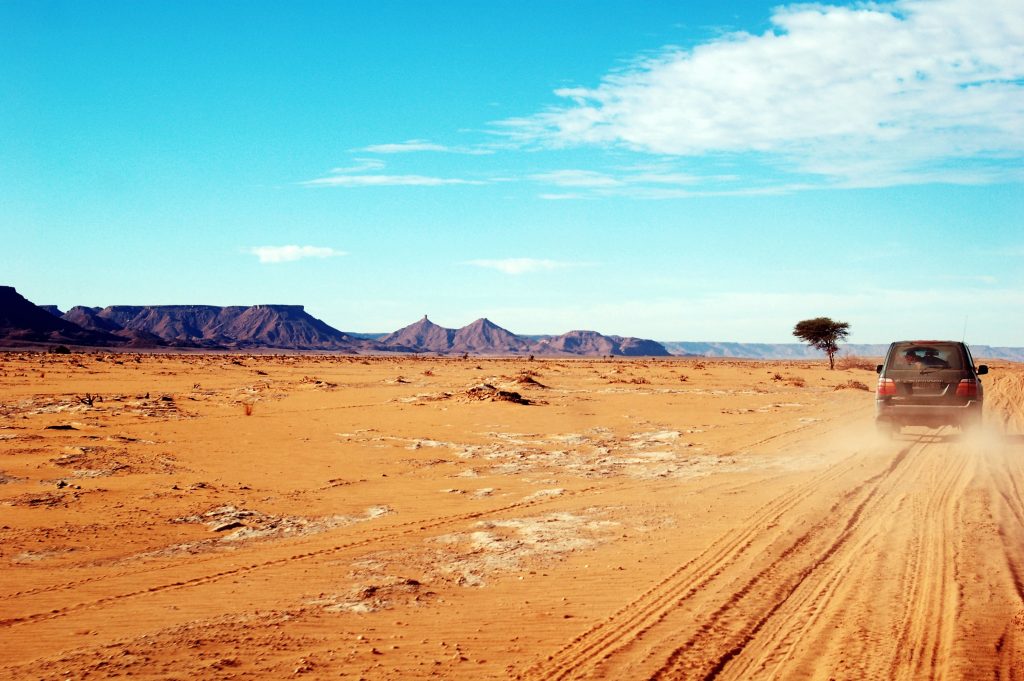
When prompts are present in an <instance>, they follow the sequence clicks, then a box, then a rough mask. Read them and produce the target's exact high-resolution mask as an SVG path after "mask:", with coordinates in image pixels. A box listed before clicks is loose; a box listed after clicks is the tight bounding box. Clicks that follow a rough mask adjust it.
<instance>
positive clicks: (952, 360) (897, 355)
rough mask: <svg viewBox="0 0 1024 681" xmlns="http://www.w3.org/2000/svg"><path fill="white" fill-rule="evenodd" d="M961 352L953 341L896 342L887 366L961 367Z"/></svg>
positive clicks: (913, 367)
mask: <svg viewBox="0 0 1024 681" xmlns="http://www.w3.org/2000/svg"><path fill="white" fill-rule="evenodd" d="M963 366H964V361H963V354H962V353H961V352H960V346H959V345H957V344H955V343H897V344H896V347H894V348H893V352H892V355H891V358H890V360H889V367H890V368H892V369H928V368H933V369H962V368H963Z"/></svg>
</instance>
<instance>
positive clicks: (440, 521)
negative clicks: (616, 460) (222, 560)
mask: <svg viewBox="0 0 1024 681" xmlns="http://www.w3.org/2000/svg"><path fill="white" fill-rule="evenodd" d="M593 490H594V488H593V487H586V488H582V489H579V490H576V491H574V492H572V494H585V493H587V492H590V491H593ZM554 501H556V499H555V498H541V499H531V500H529V501H520V502H516V503H513V504H507V505H505V506H499V507H497V508H490V509H483V510H479V511H472V512H470V513H459V514H456V515H451V516H441V517H437V518H431V519H427V520H413V521H409V522H405V523H400V524H397V525H394V526H392V528H391V529H390V531H387V532H383V533H382V532H379V531H378V532H376V533H375V534H374V536H371V537H366V538H363V539H357V540H355V541H351V542H346V543H343V544H337V545H334V546H330V547H327V548H323V549H314V550H311V551H308V552H305V553H297V554H293V555H291V556H286V557H283V558H274V559H272V560H267V561H262V562H259V563H253V564H251V565H242V566H240V567H237V568H232V569H229V570H223V571H221V572H216V573H213V574H211V575H204V576H202V577H194V578H192V579H185V580H181V581H176V582H171V583H169V584H161V585H157V586H152V587H149V588H147V589H138V590H135V591H130V592H127V593H122V594H116V595H113V596H105V597H103V598H98V599H95V600H92V601H89V602H87V603H77V604H74V605H69V606H67V607H64V608H56V609H53V610H49V611H47V612H41V613H34V614H31V615H23V616H20V617H10V618H7V619H0V628H2V627H11V626H15V625H19V624H27V623H31V622H38V621H41V620H48V619H55V618H57V617H60V616H63V615H66V614H69V613H71V612H75V611H78V610H84V609H86V608H89V607H95V606H102V605H108V604H110V603H115V602H118V601H121V600H124V599H126V598H133V597H137V596H144V595H147V594H153V593H158V592H161V591H167V590H169V589H179V588H182V587H189V586H199V585H202V584H208V583H211V582H215V581H218V580H220V579H224V578H226V577H231V576H235V575H239V574H244V573H248V572H252V571H254V570H259V569H263V568H270V567H277V566H280V565H284V564H287V563H290V562H292V561H297V560H306V559H309V558H317V557H321V556H328V555H331V554H333V553H338V552H339V551H345V550H347V549H352V548H358V547H361V546H369V545H372V544H375V543H378V542H382V541H387V540H390V539H395V538H397V537H400V536H403V535H407V534H411V533H414V532H417V531H422V530H430V529H435V528H438V527H444V526H446V525H450V524H452V523H458V522H465V521H467V520H475V519H477V518H483V517H486V516H490V515H494V514H498V513H505V512H507V511H512V510H516V509H521V508H529V507H532V506H538V505H544V504H550V503H553V502H554ZM217 557H223V556H212V557H210V558H209V559H208V560H215V559H216V558H217ZM174 567H178V568H180V567H181V565H180V564H178V565H169V566H161V567H160V568H156V569H157V570H163V569H169V568H174ZM150 571H152V570H139V571H131V572H127V573H120V574H118V575H116V576H118V577H123V576H135V575H138V574H144V573H146V572H150ZM99 579H104V578H96V579H92V580H80V581H79V582H74V583H69V584H67V585H56V586H52V587H45V588H44V589H40V590H36V591H33V592H22V593H21V594H15V595H21V596H25V595H35V594H37V593H41V592H43V591H55V590H59V589H60V588H74V587H76V586H79V585H81V584H85V583H89V582H92V581H98V580H99ZM6 598H7V599H10V598H12V596H7V597H6Z"/></svg>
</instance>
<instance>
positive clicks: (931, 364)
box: [875, 341, 988, 435]
mask: <svg viewBox="0 0 1024 681" xmlns="http://www.w3.org/2000/svg"><path fill="white" fill-rule="evenodd" d="M876 371H877V372H878V390H877V391H876V393H875V424H876V425H877V426H878V429H879V431H880V432H883V433H885V434H888V435H894V434H896V433H898V432H899V431H900V428H902V427H903V426H912V425H922V426H932V427H936V426H943V425H953V426H958V427H959V428H960V429H961V430H967V429H970V428H975V427H978V426H980V425H981V405H982V401H983V400H984V392H983V390H982V386H981V380H980V379H979V378H978V377H979V376H982V375H984V374H987V373H988V367H987V366H985V365H984V364H982V365H980V366H978V367H975V366H974V358H973V357H971V351H970V350H969V349H968V348H967V345H966V344H965V343H961V342H959V341H897V342H896V343H893V344H892V345H890V346H889V352H888V353H887V354H886V356H885V364H879V365H878V366H877V367H876Z"/></svg>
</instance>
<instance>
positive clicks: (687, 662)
mask: <svg viewBox="0 0 1024 681" xmlns="http://www.w3.org/2000/svg"><path fill="white" fill-rule="evenodd" d="M874 382H875V374H874V372H873V371H872V370H871V369H870V368H851V369H845V370H836V371H829V370H828V367H827V363H825V362H747V361H724V360H718V361H714V360H696V359H675V360H665V359H663V360H623V359H617V360H610V359H573V360H559V359H547V360H538V361H529V360H527V359H480V358H468V359H454V358H440V357H437V358H434V357H431V358H408V357H406V358H393V357H365V358H364V357H341V356H330V357H317V356H291V357H274V356H257V357H252V356H241V355H237V356H232V355H184V356H170V355H130V354H75V355H65V356H62V355H42V354H27V353H25V354H19V353H9V354H5V355H0V540H2V541H0V596H2V598H0V641H2V643H3V651H4V654H3V656H2V658H0V678H5V679H6V678H11V679H65V678H73V679H103V678H111V677H127V676H131V677H135V678H161V679H196V678H202V679H216V678H224V679H250V678H275V679H276V678H293V677H294V678H300V677H301V678H310V679H319V678H332V679H336V678H353V679H355V678H365V679H417V678H445V679H575V678H602V679H646V678H653V679H707V678H720V679H829V678H835V679H868V678H874V679H925V678H985V679H991V678H1006V679H1012V678H1024V600H1022V599H1024V436H1022V435H1021V433H1022V432H1024V406H1022V405H1024V367H1021V366H1020V365H1014V364H1009V363H1006V364H997V365H995V366H993V368H992V374H990V375H989V376H987V377H986V378H985V382H986V389H987V397H988V404H987V412H988V413H987V424H988V425H987V428H986V432H985V433H983V434H982V435H980V436H978V437H971V438H967V437H965V436H963V435H961V434H960V433H959V432H958V431H957V430H956V429H953V428H943V429H938V430H929V429H923V428H922V429H906V430H905V431H904V433H903V434H902V435H901V436H899V437H898V438H897V439H896V440H892V441H888V440H881V439H879V438H878V437H877V436H876V435H875V434H874V430H873V425H872V420H871V418H872V408H873V392H872V391H873V387H874ZM517 395H518V397H521V398H522V399H516V397H517Z"/></svg>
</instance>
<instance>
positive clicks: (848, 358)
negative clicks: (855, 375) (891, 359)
mask: <svg viewBox="0 0 1024 681" xmlns="http://www.w3.org/2000/svg"><path fill="white" fill-rule="evenodd" d="M877 364H878V363H877V362H873V361H872V360H870V359H867V358H866V357H858V356H857V355H854V354H849V355H843V356H842V357H840V358H839V359H838V360H836V368H837V369H844V370H845V369H865V370H867V371H874V370H875V366H876V365H877Z"/></svg>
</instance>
